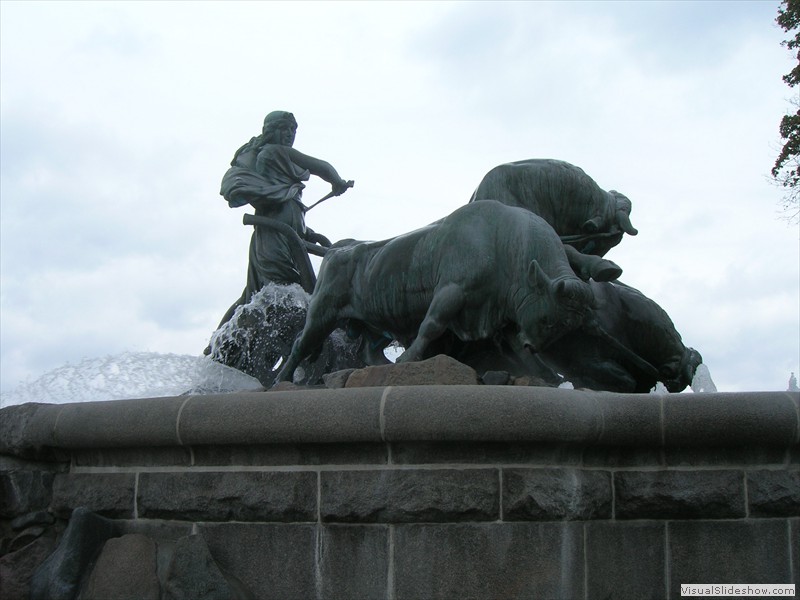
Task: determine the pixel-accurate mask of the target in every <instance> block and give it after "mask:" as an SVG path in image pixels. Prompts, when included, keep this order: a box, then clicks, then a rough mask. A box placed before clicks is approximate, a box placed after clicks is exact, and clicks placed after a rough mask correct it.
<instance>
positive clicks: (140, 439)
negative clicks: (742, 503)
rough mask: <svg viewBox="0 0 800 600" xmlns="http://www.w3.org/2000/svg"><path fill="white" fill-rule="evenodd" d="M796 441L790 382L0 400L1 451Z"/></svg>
mask: <svg viewBox="0 0 800 600" xmlns="http://www.w3.org/2000/svg"><path fill="white" fill-rule="evenodd" d="M426 441H438V442H447V441H464V442H478V441H480V442H536V443H566V444H582V445H599V446H618V447H625V446H628V447H690V446H695V447H714V446H717V447H730V446H743V445H744V446H747V445H762V446H779V447H783V448H787V447H794V446H797V445H798V443H800V393H796V392H724V393H709V394H672V395H656V394H617V393H610V392H594V391H588V390H566V389H555V388H541V387H518V386H486V385H449V386H445V385H421V386H407V387H401V386H398V387H395V386H388V387H373V388H355V389H337V390H327V389H308V390H295V391H291V392H279V391H275V392H261V393H258V392H246V393H233V394H219V395H205V396H177V397H166V398H145V399H136V400H117V401H108V402H85V403H74V404H61V405H48V404H36V403H28V404H23V405H19V406H10V407H6V408H3V409H2V410H0V454H6V455H11V456H24V457H28V458H30V457H32V456H36V455H37V453H39V454H42V455H45V454H47V453H46V452H44V450H46V449H53V448H55V449H62V450H74V449H81V448H127V447H156V446H157V447H175V446H197V445H232V444H237V445H242V444H315V443H352V442H378V443H380V442H426Z"/></svg>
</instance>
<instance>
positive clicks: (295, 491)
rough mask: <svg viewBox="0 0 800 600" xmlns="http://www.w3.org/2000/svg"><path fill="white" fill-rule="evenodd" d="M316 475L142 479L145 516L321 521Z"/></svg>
mask: <svg viewBox="0 0 800 600" xmlns="http://www.w3.org/2000/svg"><path fill="white" fill-rule="evenodd" d="M316 497H317V476H316V474H315V473H311V472H294V473H290V472H266V471H245V472H200V473H197V472H193V473H142V474H141V475H140V476H139V495H138V507H139V516H140V517H146V518H162V519H186V520H199V521H228V520H231V521H315V520H316Z"/></svg>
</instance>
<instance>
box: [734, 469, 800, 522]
mask: <svg viewBox="0 0 800 600" xmlns="http://www.w3.org/2000/svg"><path fill="white" fill-rule="evenodd" d="M747 496H748V499H749V502H750V516H751V517H800V470H795V471H767V470H760V471H751V472H749V473H748V474H747Z"/></svg>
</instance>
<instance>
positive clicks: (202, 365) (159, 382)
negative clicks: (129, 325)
mask: <svg viewBox="0 0 800 600" xmlns="http://www.w3.org/2000/svg"><path fill="white" fill-rule="evenodd" d="M257 389H261V384H260V383H259V382H258V380H257V379H254V378H253V377H250V376H249V375H245V374H244V373H242V372H240V371H237V370H236V369H232V368H230V367H226V366H225V365H221V364H219V363H217V362H214V361H212V360H211V359H209V358H207V357H198V356H189V355H181V354H158V353H155V352H125V353H122V354H118V355H115V356H106V357H104V358H91V359H84V360H82V361H81V362H79V363H78V364H76V365H72V364H67V365H64V366H62V367H59V368H57V369H53V370H52V371H50V372H48V373H45V374H44V375H42V376H41V377H39V378H38V379H36V380H34V381H31V382H28V383H24V384H22V385H20V386H19V387H17V388H15V389H13V390H11V391H10V392H4V393H3V394H0V407H5V406H11V405H13V404H23V403H25V402H44V403H48V404H64V403H67V402H93V401H100V400H121V399H125V398H159V397H163V396H178V395H181V394H187V393H191V394H218V393H227V392H235V391H245V390H257Z"/></svg>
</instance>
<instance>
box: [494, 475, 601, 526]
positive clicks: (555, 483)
mask: <svg viewBox="0 0 800 600" xmlns="http://www.w3.org/2000/svg"><path fill="white" fill-rule="evenodd" d="M610 517H611V474H610V473H609V472H607V471H586V470H580V469H503V519H504V520H508V521H557V520H581V521H588V520H592V519H608V518H610Z"/></svg>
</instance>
